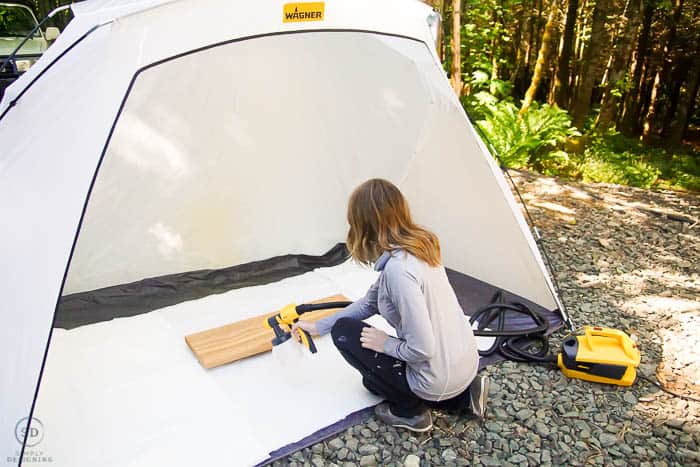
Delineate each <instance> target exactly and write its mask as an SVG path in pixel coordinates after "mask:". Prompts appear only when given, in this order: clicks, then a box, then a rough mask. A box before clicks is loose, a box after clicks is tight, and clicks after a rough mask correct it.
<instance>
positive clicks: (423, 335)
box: [297, 179, 488, 431]
mask: <svg viewBox="0 0 700 467" xmlns="http://www.w3.org/2000/svg"><path fill="white" fill-rule="evenodd" d="M348 222H349V224H350V231H349V232H348V239H347V245H348V249H349V250H350V254H351V255H352V257H353V258H354V259H355V260H356V261H358V262H360V263H363V264H370V263H372V262H374V264H375V265H374V268H375V269H376V270H377V271H380V275H379V278H378V279H377V282H376V283H374V284H373V285H372V286H371V287H370V289H369V291H368V292H367V294H366V295H365V296H364V297H363V298H361V299H360V300H358V301H356V302H354V303H353V304H352V305H350V306H348V307H347V308H346V309H344V310H343V311H341V312H339V313H336V314H335V315H333V316H330V317H328V318H325V319H322V320H319V321H318V322H316V323H309V322H303V321H301V322H299V323H298V324H297V326H298V327H301V328H303V329H306V330H307V331H309V332H316V333H318V334H321V335H323V334H326V333H328V332H329V331H330V332H331V335H332V336H333V342H334V343H335V345H336V347H337V348H338V350H339V351H340V353H341V355H342V356H343V357H344V358H345V360H347V362H348V363H349V364H350V365H352V366H353V367H355V368H356V369H357V370H358V371H359V372H360V374H361V375H362V383H363V384H364V386H365V387H366V388H367V389H368V390H369V391H371V392H372V393H374V394H376V395H378V396H380V397H383V398H384V399H386V402H384V403H382V404H379V405H378V406H377V407H376V409H375V413H376V415H377V417H378V418H379V419H380V420H382V421H384V422H386V423H388V424H390V425H393V426H396V427H402V428H407V429H410V430H413V431H427V430H429V429H430V428H431V427H432V420H431V417H430V410H429V408H438V409H443V410H447V411H450V412H462V411H464V410H467V409H471V410H472V411H473V412H474V414H476V415H477V416H478V417H480V418H483V415H484V411H485V404H486V396H487V393H488V380H487V378H486V377H481V378H477V377H476V374H477V370H478V365H479V356H478V353H477V344H476V340H475V338H474V334H473V333H472V330H471V327H470V325H469V320H468V319H467V318H466V317H465V316H464V313H463V312H462V309H461V307H460V306H459V303H458V302H457V297H456V295H455V292H454V290H453V289H452V286H451V285H450V283H449V282H448V280H447V275H446V273H445V268H444V267H443V266H442V264H441V260H440V244H439V242H438V239H437V237H436V236H435V234H433V233H432V232H429V231H427V230H425V229H423V228H421V227H418V226H417V225H415V224H414V223H413V221H412V220H411V215H410V212H409V209H408V204H407V202H406V200H405V199H404V197H403V195H402V194H401V192H400V191H399V189H398V188H397V187H396V186H394V185H393V184H392V183H390V182H388V181H386V180H381V179H373V180H369V181H367V182H365V183H363V184H362V185H360V186H359V187H358V188H357V189H356V190H355V191H354V193H353V194H352V196H351V197H350V201H349V204H348ZM376 313H379V314H380V315H381V316H382V317H384V319H386V321H387V322H388V323H389V324H390V325H391V326H393V327H394V328H395V329H396V335H397V336H398V337H396V338H395V337H391V336H388V335H387V334H386V333H385V332H384V331H381V330H379V329H376V328H374V327H372V326H370V325H368V324H366V323H364V322H363V321H362V320H363V319H366V318H368V317H370V316H372V315H374V314H376Z"/></svg>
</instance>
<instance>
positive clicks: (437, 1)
mask: <svg viewBox="0 0 700 467" xmlns="http://www.w3.org/2000/svg"><path fill="white" fill-rule="evenodd" d="M427 3H428V4H429V5H430V6H432V7H433V9H434V10H435V11H436V12H437V13H438V14H439V15H440V24H438V28H437V39H436V41H435V49H436V50H437V54H438V57H439V58H440V61H442V60H443V58H444V54H443V52H444V46H443V44H442V43H443V39H444V38H443V33H442V20H443V16H445V0H427Z"/></svg>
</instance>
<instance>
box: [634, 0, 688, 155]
mask: <svg viewBox="0 0 700 467" xmlns="http://www.w3.org/2000/svg"><path fill="white" fill-rule="evenodd" d="M682 9H683V0H675V3H674V6H673V14H672V15H671V16H670V17H669V21H668V24H667V28H668V29H667V31H668V34H667V36H666V40H665V41H663V44H664V47H663V52H662V55H661V66H660V67H659V68H657V71H656V75H655V76H654V85H653V87H652V90H651V101H650V103H649V110H648V111H647V114H646V116H645V117H644V127H643V130H642V141H644V142H646V143H650V142H653V141H654V140H655V139H657V138H658V137H659V136H660V133H661V131H662V130H663V124H662V123H663V122H662V121H661V120H663V117H664V115H663V114H662V109H661V101H662V99H663V95H664V89H665V88H666V85H667V80H668V75H669V73H670V71H671V57H670V51H671V49H672V48H673V43H674V42H675V40H676V25H677V24H678V21H679V19H680V17H681V11H682Z"/></svg>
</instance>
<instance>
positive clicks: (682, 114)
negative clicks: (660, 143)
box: [666, 53, 700, 148]
mask: <svg viewBox="0 0 700 467" xmlns="http://www.w3.org/2000/svg"><path fill="white" fill-rule="evenodd" d="M699 83H700V54H697V53H696V54H695V58H694V59H693V63H692V65H691V67H690V70H689V71H688V78H687V79H686V80H685V82H684V83H683V85H682V86H681V91H680V93H679V96H678V104H677V105H676V114H675V115H674V117H673V120H671V125H670V127H669V132H668V139H667V140H666V141H667V144H668V147H670V148H673V147H677V146H680V145H681V142H682V141H683V133H684V132H685V129H686V126H687V124H688V117H689V115H690V113H689V111H690V108H691V106H692V103H693V102H694V101H695V97H696V96H697V94H698V84H699Z"/></svg>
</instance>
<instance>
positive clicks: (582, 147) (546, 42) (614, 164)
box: [31, 0, 700, 191]
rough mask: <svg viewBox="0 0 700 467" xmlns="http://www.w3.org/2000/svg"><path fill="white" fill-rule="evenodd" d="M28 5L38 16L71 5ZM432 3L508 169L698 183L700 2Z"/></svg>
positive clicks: (474, 108)
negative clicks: (31, 6) (61, 6)
mask: <svg viewBox="0 0 700 467" xmlns="http://www.w3.org/2000/svg"><path fill="white" fill-rule="evenodd" d="M31 1H32V2H33V4H34V6H35V10H36V13H37V16H38V17H40V18H43V17H44V16H45V15H46V14H48V12H50V11H51V10H52V9H53V8H55V7H57V6H59V5H62V4H66V3H70V2H68V1H66V0H31ZM427 3H429V4H430V5H431V6H433V8H434V9H435V10H436V12H437V13H438V14H439V17H440V18H441V19H442V20H441V22H440V23H439V28H438V29H439V30H438V44H437V49H438V54H439V55H440V57H441V59H442V61H443V64H444V67H445V71H446V73H447V74H448V77H449V78H450V81H451V83H452V87H453V88H454V90H455V92H456V93H457V95H458V96H460V100H461V101H462V103H463V105H464V108H465V110H466V111H467V113H468V114H469V116H470V118H471V119H472V122H473V123H474V124H475V126H476V127H477V129H478V130H479V132H480V133H481V135H482V137H483V139H484V140H485V141H486V143H487V144H488V145H489V146H490V147H491V149H492V152H494V153H495V155H496V156H497V157H498V159H499V161H500V163H501V164H502V165H504V166H508V167H518V168H528V169H532V170H536V171H538V172H540V173H544V174H546V175H557V176H560V177H566V178H574V179H582V180H584V181H589V182H610V183H620V184H626V185H633V186H638V187H643V188H672V189H685V190H693V191H700V94H699V91H698V88H699V87H700V1H698V0H427ZM396 14H400V12H397V13H396ZM69 19H70V17H69V13H66V14H63V13H61V14H59V15H57V16H56V17H55V18H54V19H52V20H51V21H52V22H53V24H49V25H55V26H58V27H59V28H63V27H65V25H66V24H67V22H68V20H69Z"/></svg>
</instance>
